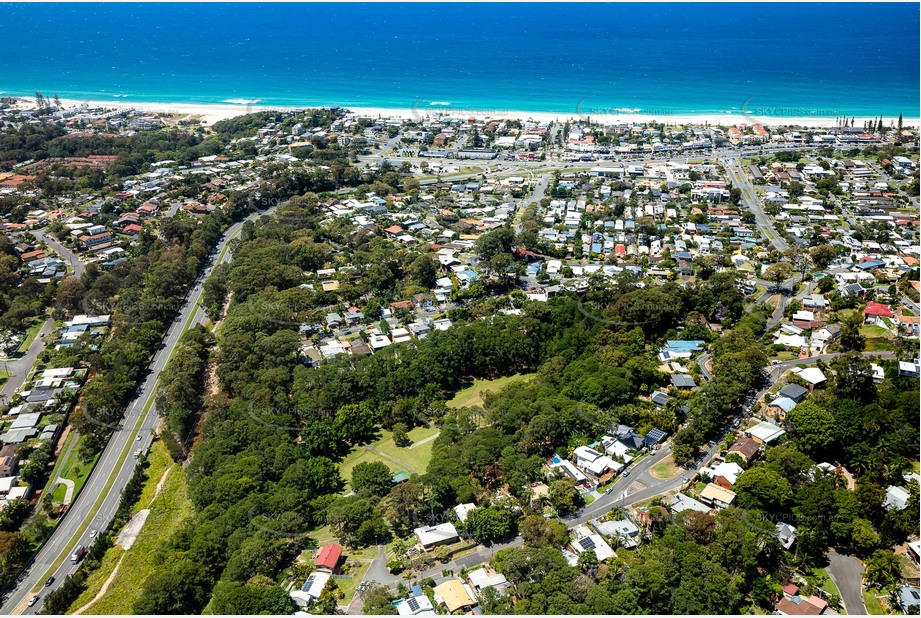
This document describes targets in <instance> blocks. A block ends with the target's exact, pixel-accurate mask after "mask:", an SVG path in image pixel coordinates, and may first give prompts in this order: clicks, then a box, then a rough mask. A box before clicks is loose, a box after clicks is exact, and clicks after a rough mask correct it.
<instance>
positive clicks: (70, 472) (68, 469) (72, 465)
mask: <svg viewBox="0 0 921 618" xmlns="http://www.w3.org/2000/svg"><path fill="white" fill-rule="evenodd" d="M75 435H76V434H75V433H74V432H70V434H69V435H68V436H67V440H66V441H65V442H64V446H63V447H62V448H61V454H62V455H63V454H65V453H67V447H68V445H69V444H70V443H71V442H73V441H74V439H76V441H77V442H76V444H74V445H73V447H72V448H71V449H70V453H69V454H68V455H67V457H65V458H64V459H62V460H59V461H58V463H57V464H55V469H54V470H52V472H51V476H50V477H49V478H54V475H55V474H57V473H58V471H60V475H59V476H60V478H65V479H69V480H71V481H73V482H74V497H75V498H76V496H77V494H78V493H79V492H80V489H82V488H83V485H84V483H86V479H88V478H89V476H90V472H91V471H92V469H93V464H95V462H96V459H98V458H99V455H96V457H95V458H93V460H92V461H88V462H84V461H80V457H78V456H77V452H78V451H79V450H80V442H81V440H83V439H84V438H83V436H77V437H76V438H75V437H74V436H75ZM64 491H65V489H64V486H63V485H59V486H58V487H57V489H55V491H54V499H55V500H58V501H60V500H63V499H64ZM59 495H60V499H59V498H58V496H59Z"/></svg>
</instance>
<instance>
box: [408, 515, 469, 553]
mask: <svg viewBox="0 0 921 618" xmlns="http://www.w3.org/2000/svg"><path fill="white" fill-rule="evenodd" d="M413 534H415V535H416V540H417V541H418V542H419V546H420V547H421V548H422V549H423V550H425V551H431V550H432V549H434V548H435V547H438V546H439V545H448V544H451V543H454V542H455V541H457V540H458V539H459V538H460V537H459V536H458V534H457V530H456V529H455V528H454V524H452V523H450V522H446V523H443V524H438V525H437V526H422V527H420V528H416V529H415V530H413Z"/></svg>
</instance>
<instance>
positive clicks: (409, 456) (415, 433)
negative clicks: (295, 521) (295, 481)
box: [339, 427, 438, 493]
mask: <svg viewBox="0 0 921 618" xmlns="http://www.w3.org/2000/svg"><path fill="white" fill-rule="evenodd" d="M437 433H438V429H437V428H435V427H415V428H413V429H412V430H410V431H409V438H410V440H412V441H413V444H412V445H411V446H410V447H407V448H402V447H399V446H397V445H396V444H394V443H393V434H392V433H391V432H389V431H382V432H381V434H380V438H379V439H377V440H376V441H374V442H372V443H371V444H369V445H368V446H369V447H370V448H372V449H374V451H378V452H374V451H372V450H368V449H367V448H364V447H361V446H358V447H355V448H353V449H352V452H351V453H349V454H348V455H346V457H345V459H343V460H342V463H340V464H339V474H340V476H342V479H343V480H344V481H345V482H346V488H345V493H348V492H349V491H351V488H350V487H349V486H348V485H349V484H350V483H351V481H352V470H353V469H354V468H355V466H357V465H358V464H360V463H362V462H372V461H380V462H383V463H384V464H386V465H387V467H388V468H390V470H391V471H393V472H399V471H400V470H402V471H404V472H406V473H407V474H412V473H413V472H417V473H419V474H422V473H424V472H425V469H426V467H428V465H429V460H431V458H432V444H434V440H431V439H429V438H432V436H435V435H436V434H437ZM426 440H427V441H426Z"/></svg>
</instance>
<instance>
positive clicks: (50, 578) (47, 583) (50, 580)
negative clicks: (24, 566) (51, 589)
mask: <svg viewBox="0 0 921 618" xmlns="http://www.w3.org/2000/svg"><path fill="white" fill-rule="evenodd" d="M53 583H54V575H52V576H51V577H49V578H48V579H46V580H45V585H46V586H50V585H51V584H53Z"/></svg>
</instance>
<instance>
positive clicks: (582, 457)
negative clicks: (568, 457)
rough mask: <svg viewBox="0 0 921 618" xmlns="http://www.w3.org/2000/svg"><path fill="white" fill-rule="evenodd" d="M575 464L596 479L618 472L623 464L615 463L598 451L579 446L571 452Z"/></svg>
mask: <svg viewBox="0 0 921 618" xmlns="http://www.w3.org/2000/svg"><path fill="white" fill-rule="evenodd" d="M572 454H573V457H574V458H575V462H574V463H575V464H576V466H577V467H579V468H581V469H582V470H584V471H585V472H586V473H587V474H589V475H591V476H594V477H596V478H598V477H602V476H604V475H605V474H606V473H608V472H614V473H617V472H620V470H622V469H623V467H624V466H623V464H620V463H617V462H616V461H614V460H613V459H611V458H610V457H608V456H607V455H602V454H601V453H599V452H598V451H596V450H594V449H591V448H589V447H587V446H580V447H578V448H576V449H575V450H574V451H573V453H572Z"/></svg>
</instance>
